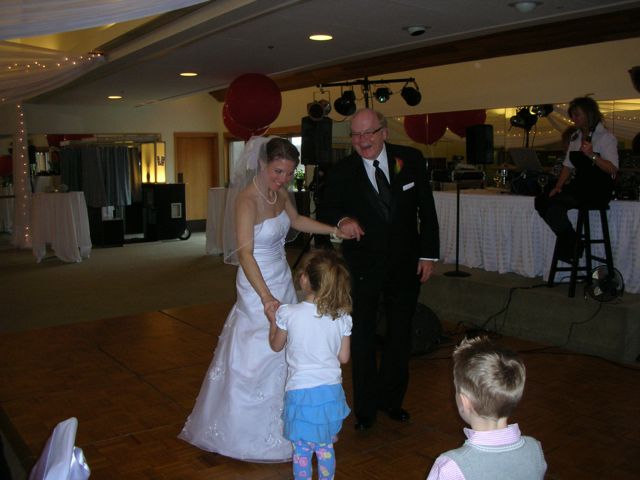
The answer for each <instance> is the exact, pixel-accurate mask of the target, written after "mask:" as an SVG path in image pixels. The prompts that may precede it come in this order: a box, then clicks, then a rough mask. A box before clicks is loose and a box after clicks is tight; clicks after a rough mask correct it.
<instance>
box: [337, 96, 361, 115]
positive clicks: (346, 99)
mask: <svg viewBox="0 0 640 480" xmlns="http://www.w3.org/2000/svg"><path fill="white" fill-rule="evenodd" d="M333 108H335V109H336V112H338V113H339V114H340V115H343V116H345V117H348V116H349V115H353V114H354V113H355V112H356V94H355V93H354V91H353V90H346V91H344V92H342V95H340V97H338V99H336V101H335V102H333Z"/></svg>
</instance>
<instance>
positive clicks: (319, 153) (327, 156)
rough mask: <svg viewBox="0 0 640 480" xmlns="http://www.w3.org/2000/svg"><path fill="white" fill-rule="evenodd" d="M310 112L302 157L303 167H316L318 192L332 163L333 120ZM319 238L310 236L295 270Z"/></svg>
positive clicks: (304, 122)
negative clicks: (321, 177) (322, 175)
mask: <svg viewBox="0 0 640 480" xmlns="http://www.w3.org/2000/svg"><path fill="white" fill-rule="evenodd" d="M309 111H310V115H309V116H306V117H303V118H302V123H301V136H302V143H301V146H300V157H301V163H302V164H303V165H314V169H313V180H312V181H311V184H312V185H314V190H317V189H318V188H319V183H320V180H319V177H320V169H321V168H323V167H325V166H328V165H330V164H331V163H332V155H333V154H332V135H333V120H331V118H329V117H326V116H320V112H316V113H317V114H314V115H311V113H314V112H312V111H311V110H310V109H309ZM325 112H326V110H325ZM326 113H328V112H326ZM314 200H315V201H317V195H314ZM318 238H319V237H316V236H315V235H314V234H311V235H309V236H308V238H307V239H306V242H305V243H304V246H303V247H302V251H301V252H300V254H299V255H298V258H297V259H296V260H295V262H294V263H293V266H292V267H291V268H292V269H293V270H295V269H296V267H297V266H298V264H299V263H300V260H302V257H303V256H304V254H305V253H306V252H307V251H308V250H309V248H310V246H311V242H312V241H313V240H314V239H316V241H317V240H318Z"/></svg>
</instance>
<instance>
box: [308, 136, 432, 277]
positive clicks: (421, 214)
mask: <svg viewBox="0 0 640 480" xmlns="http://www.w3.org/2000/svg"><path fill="white" fill-rule="evenodd" d="M386 150H387V158H388V160H389V174H390V177H391V182H390V183H391V190H392V200H391V209H390V216H389V217H385V214H384V206H383V205H382V204H381V202H380V200H379V198H378V194H377V192H376V190H375V188H374V187H373V185H372V184H371V181H370V180H369V177H368V176H367V172H366V170H365V167H364V165H363V164H362V158H361V157H360V156H359V155H358V154H357V153H356V152H354V153H352V154H351V155H349V156H348V157H346V158H344V159H343V160H341V161H340V162H338V163H337V164H336V165H334V166H332V167H331V169H330V170H329V174H328V178H327V182H326V186H325V190H324V192H323V195H322V198H321V199H320V200H321V201H320V204H319V207H318V210H319V218H320V220H322V221H324V222H326V223H329V224H333V225H335V224H337V222H338V221H339V220H340V219H341V218H343V217H351V218H355V219H356V220H358V222H359V223H360V226H361V227H362V228H363V230H364V231H365V235H364V236H363V237H362V238H361V240H360V241H359V242H358V241H355V240H345V241H343V244H342V251H343V254H344V257H345V260H346V261H347V263H348V264H349V266H350V268H351V272H352V275H356V276H358V277H359V279H360V280H363V279H365V278H366V277H369V278H372V277H374V278H377V279H378V280H383V279H384V278H387V279H388V278H389V276H391V277H393V278H394V279H396V280H398V281H401V280H402V279H405V278H406V279H408V280H407V281H412V280H415V274H416V268H417V264H418V259H419V258H433V259H437V258H438V257H439V250H440V241H439V232H438V219H437V216H436V209H435V204H434V201H433V194H432V193H431V188H430V186H429V181H428V177H427V169H426V161H425V159H424V157H423V156H422V154H421V153H420V151H418V150H416V149H415V148H410V147H404V146H400V145H392V144H386ZM354 280H356V279H354Z"/></svg>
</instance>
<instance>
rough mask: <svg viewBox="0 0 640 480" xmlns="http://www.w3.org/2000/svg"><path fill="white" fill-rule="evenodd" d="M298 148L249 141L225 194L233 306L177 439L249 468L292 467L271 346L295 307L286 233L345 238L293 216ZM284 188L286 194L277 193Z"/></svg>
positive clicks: (277, 362) (277, 357)
mask: <svg viewBox="0 0 640 480" xmlns="http://www.w3.org/2000/svg"><path fill="white" fill-rule="evenodd" d="M298 156H299V154H298V150H297V149H296V148H295V147H294V146H293V145H292V144H291V143H290V142H289V141H288V140H286V139H283V138H278V137H273V138H271V139H268V138H264V137H252V138H251V139H250V140H249V141H248V142H247V144H246V145H245V149H244V151H243V153H242V156H241V158H240V161H239V165H238V168H236V170H235V171H234V174H233V176H232V179H231V185H230V188H229V193H228V195H227V205H226V215H225V226H224V234H225V235H224V250H225V262H227V263H232V264H235V265H238V264H239V266H240V268H239V269H238V273H237V277H236V290H237V300H236V303H235V305H234V306H233V308H232V309H231V312H230V313H229V316H228V317H227V320H226V322H225V324H224V327H223V329H222V332H221V334H220V338H219V341H218V345H217V348H216V351H215V354H214V356H213V361H212V362H211V365H210V366H209V370H208V371H207V373H206V375H205V378H204V381H203V383H202V387H201V389H200V394H199V395H198V398H197V400H196V404H195V407H194V409H193V411H192V412H191V415H189V418H188V419H187V422H186V423H185V425H184V427H183V429H182V432H181V433H180V435H179V438H181V439H183V440H186V441H187V442H189V443H191V444H193V445H195V446H197V447H199V448H201V449H203V450H207V451H210V452H216V453H219V454H221V455H225V456H227V457H232V458H235V459H239V460H245V461H252V462H286V461H290V459H291V455H292V451H291V442H289V441H287V440H286V439H285V438H284V437H283V436H282V420H281V418H280V416H281V413H282V408H283V398H284V384H285V380H286V373H287V366H286V364H285V357H284V351H282V352H279V353H275V352H273V351H272V350H271V348H270V347H269V340H268V334H269V320H268V318H270V317H272V316H275V311H276V310H277V309H278V307H279V306H280V304H281V303H297V298H296V293H295V289H294V287H293V282H292V280H291V271H290V269H289V265H288V264H287V259H286V256H285V251H284V243H285V238H286V236H287V232H289V230H290V227H292V228H293V229H295V230H298V231H302V232H307V233H317V234H327V235H329V234H333V235H337V236H338V237H340V238H344V235H343V234H342V232H340V230H338V229H337V228H335V227H332V226H329V225H325V224H323V223H319V222H317V221H315V220H313V219H311V218H309V217H305V216H302V215H299V214H298V212H297V210H296V208H295V205H294V204H293V203H292V201H291V200H290V198H289V195H288V194H287V186H288V184H289V182H290V180H291V178H292V176H293V173H294V171H295V169H296V166H297V165H298ZM283 187H284V188H283Z"/></svg>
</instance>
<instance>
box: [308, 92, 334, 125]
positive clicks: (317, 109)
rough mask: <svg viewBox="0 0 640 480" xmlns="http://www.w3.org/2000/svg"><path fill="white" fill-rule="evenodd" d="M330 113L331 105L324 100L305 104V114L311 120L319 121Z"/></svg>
mask: <svg viewBox="0 0 640 480" xmlns="http://www.w3.org/2000/svg"><path fill="white" fill-rule="evenodd" d="M330 112H331V104H330V103H329V101H328V100H325V99H324V98H323V99H321V100H318V101H315V100H314V101H313V102H311V103H307V113H308V114H309V117H310V118H311V120H316V121H320V120H322V118H323V117H326V116H327V115H329V113H330Z"/></svg>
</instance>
